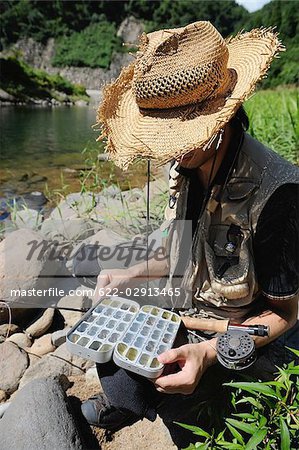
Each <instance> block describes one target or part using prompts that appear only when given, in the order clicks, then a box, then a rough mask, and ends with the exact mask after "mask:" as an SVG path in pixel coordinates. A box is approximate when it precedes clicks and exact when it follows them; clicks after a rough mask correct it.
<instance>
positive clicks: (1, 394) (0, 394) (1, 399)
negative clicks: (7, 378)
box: [0, 389, 6, 403]
mask: <svg viewBox="0 0 299 450" xmlns="http://www.w3.org/2000/svg"><path fill="white" fill-rule="evenodd" d="M5 400H6V392H5V391H2V389H0V403H4V402H5Z"/></svg>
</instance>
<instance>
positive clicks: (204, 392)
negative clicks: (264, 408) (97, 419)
mask: <svg viewBox="0 0 299 450" xmlns="http://www.w3.org/2000/svg"><path fill="white" fill-rule="evenodd" d="M298 336H299V322H297V325H295V327H293V328H292V329H291V330H290V331H289V332H287V333H285V334H284V335H283V336H281V337H280V338H279V339H276V341H274V342H272V343H271V344H269V345H267V346H265V347H263V348H261V349H259V351H258V358H257V361H256V362H255V364H253V365H252V366H251V367H249V368H248V369H246V370H243V371H241V372H239V371H232V370H228V369H225V368H224V367H223V366H221V365H220V364H219V363H217V364H215V365H214V366H212V367H210V368H209V369H208V370H207V371H206V372H205V374H204V375H203V377H202V378H201V380H200V382H199V383H198V386H197V388H196V390H195V391H194V392H193V393H192V394H190V395H182V394H162V393H160V392H158V391H157V390H156V389H155V387H154V385H153V383H152V382H151V381H150V380H148V379H146V378H144V377H142V376H140V375H136V374H134V373H132V372H129V371H126V370H124V369H122V368H120V367H118V366H116V365H115V364H114V363H113V362H109V363H106V364H97V370H98V375H99V378H100V381H101V385H102V388H103V391H104V392H105V394H106V395H107V397H108V399H109V401H110V403H111V404H112V405H113V406H115V407H116V408H122V409H123V410H128V411H130V412H131V413H134V414H136V417H137V418H139V419H143V418H147V419H149V420H151V421H154V420H155V418H156V417H157V415H159V416H160V417H161V419H162V420H163V422H164V424H165V425H166V427H167V428H168V430H169V432H170V434H171V437H172V440H173V442H174V443H175V444H176V445H177V447H178V448H185V447H187V446H188V445H189V444H190V443H194V442H197V441H198V437H197V436H195V435H194V434H193V433H191V432H190V431H188V430H186V429H183V428H182V427H180V426H179V425H177V424H176V423H174V422H181V423H185V424H189V425H198V426H200V427H201V428H204V429H206V430H209V429H210V430H211V429H212V428H213V427H214V426H215V420H216V419H217V417H219V416H220V415H221V411H225V410H226V408H227V405H228V402H227V397H228V396H227V388H226V387H224V386H223V383H225V382H229V381H232V380H233V381H236V380H240V378H243V379H244V375H245V376H247V377H248V378H249V379H252V380H255V381H256V380H262V381H268V380H271V379H273V378H274V377H275V375H274V374H275V373H276V372H277V367H276V366H282V365H283V363H287V362H289V361H291V360H294V359H295V355H294V354H293V353H291V352H289V351H288V350H287V349H286V347H285V345H287V346H289V347H291V348H296V349H298V350H299V338H298ZM216 409H217V412H216ZM209 411H210V412H211V414H209V413H208V412H209ZM223 414H225V412H223Z"/></svg>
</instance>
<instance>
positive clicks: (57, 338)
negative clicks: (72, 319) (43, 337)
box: [51, 328, 70, 347]
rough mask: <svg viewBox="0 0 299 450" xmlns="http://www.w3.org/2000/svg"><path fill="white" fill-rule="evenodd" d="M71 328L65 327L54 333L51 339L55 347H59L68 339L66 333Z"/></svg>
mask: <svg viewBox="0 0 299 450" xmlns="http://www.w3.org/2000/svg"><path fill="white" fill-rule="evenodd" d="M69 329H70V328H65V329H64V330H57V331H54V333H52V336H51V341H52V344H53V345H54V346H55V347H59V346H60V345H62V344H64V343H65V341H66V335H67V333H68V331H69Z"/></svg>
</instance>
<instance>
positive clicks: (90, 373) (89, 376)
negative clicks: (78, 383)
mask: <svg viewBox="0 0 299 450" xmlns="http://www.w3.org/2000/svg"><path fill="white" fill-rule="evenodd" d="M85 380H86V383H87V384H95V385H99V384H100V380H99V376H98V372H97V368H96V367H91V368H90V369H88V370H87V371H86V374H85Z"/></svg>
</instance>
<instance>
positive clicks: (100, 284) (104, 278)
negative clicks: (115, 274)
mask: <svg viewBox="0 0 299 450" xmlns="http://www.w3.org/2000/svg"><path fill="white" fill-rule="evenodd" d="M109 283H110V278H109V275H108V274H107V273H104V272H103V273H100V275H99V276H98V278H97V288H96V289H97V290H98V289H101V288H104V287H106V286H107V285H108V284H109Z"/></svg>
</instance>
